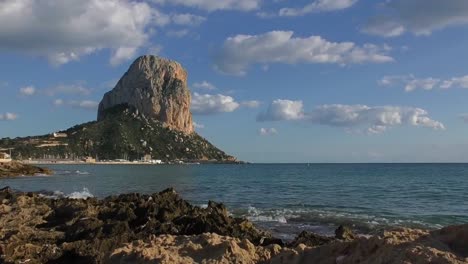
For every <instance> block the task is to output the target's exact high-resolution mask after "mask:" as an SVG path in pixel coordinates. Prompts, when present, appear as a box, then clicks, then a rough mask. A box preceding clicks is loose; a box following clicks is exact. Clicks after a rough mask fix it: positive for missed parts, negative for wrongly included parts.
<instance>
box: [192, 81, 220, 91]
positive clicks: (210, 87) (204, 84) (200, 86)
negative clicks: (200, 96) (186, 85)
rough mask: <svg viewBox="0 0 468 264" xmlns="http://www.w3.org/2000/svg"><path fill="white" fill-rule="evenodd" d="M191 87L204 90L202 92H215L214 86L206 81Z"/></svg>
mask: <svg viewBox="0 0 468 264" xmlns="http://www.w3.org/2000/svg"><path fill="white" fill-rule="evenodd" d="M193 87H194V88H197V89H204V90H216V86H215V85H214V84H212V83H210V82H207V81H202V82H196V83H194V84H193Z"/></svg>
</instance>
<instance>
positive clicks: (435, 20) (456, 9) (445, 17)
mask: <svg viewBox="0 0 468 264" xmlns="http://www.w3.org/2000/svg"><path fill="white" fill-rule="evenodd" d="M384 7H385V8H384V11H385V14H380V15H378V16H375V17H373V18H371V19H370V20H369V21H368V23H367V24H366V25H365V26H364V28H363V31H364V32H366V33H369V34H373V35H379V36H384V37H395V36H399V35H402V34H403V33H405V32H411V33H413V34H415V35H429V34H431V33H432V32H433V31H435V30H440V29H443V28H446V27H449V26H456V25H464V24H468V1H466V0H450V1H440V0H391V1H387V3H386V4H385V5H384Z"/></svg>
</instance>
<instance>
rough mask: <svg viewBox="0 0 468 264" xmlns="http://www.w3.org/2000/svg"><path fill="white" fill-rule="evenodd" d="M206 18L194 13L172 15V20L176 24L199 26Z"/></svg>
mask: <svg viewBox="0 0 468 264" xmlns="http://www.w3.org/2000/svg"><path fill="white" fill-rule="evenodd" d="M205 20H206V18H205V17H202V16H197V15H193V14H174V15H172V22H173V23H174V24H176V25H182V26H199V25H200V24H201V23H203V22H205Z"/></svg>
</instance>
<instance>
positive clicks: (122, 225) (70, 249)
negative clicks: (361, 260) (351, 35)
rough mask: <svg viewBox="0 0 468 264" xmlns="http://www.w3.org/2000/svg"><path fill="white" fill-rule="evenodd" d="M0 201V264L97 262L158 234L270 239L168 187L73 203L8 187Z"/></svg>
mask: <svg viewBox="0 0 468 264" xmlns="http://www.w3.org/2000/svg"><path fill="white" fill-rule="evenodd" d="M0 202H1V204H0V255H1V258H0V263H1V262H2V260H3V261H5V262H21V261H26V260H28V259H29V260H30V261H32V262H30V263H71V262H72V261H75V262H74V263H101V262H102V261H104V260H106V259H108V258H109V255H110V254H111V253H112V252H113V251H114V250H115V249H116V248H117V247H121V246H123V245H124V243H129V242H132V241H134V240H142V239H147V238H148V237H150V236H158V235H163V234H170V235H200V234H203V233H207V232H212V233H217V234H219V235H224V236H230V237H235V238H239V239H248V240H249V241H251V242H252V243H254V244H257V245H259V244H261V243H262V244H266V243H268V241H272V238H271V235H270V234H268V233H267V232H264V231H261V230H258V229H257V228H255V227H254V225H253V224H252V223H251V222H249V221H247V220H245V219H238V218H232V217H230V216H229V215H228V212H227V210H226V208H225V207H224V206H223V205H222V204H217V203H214V202H210V203H209V204H208V207H207V208H205V209H202V208H199V207H195V206H192V205H190V204H189V203H188V202H186V201H184V200H182V199H181V198H180V197H179V196H178V195H177V194H176V193H175V191H174V190H172V189H168V190H166V191H163V192H161V193H158V194H153V195H140V194H127V195H120V196H115V197H108V198H105V199H103V200H98V199H95V198H92V199H87V200H72V199H66V198H61V199H48V198H45V197H43V195H39V194H36V193H15V192H13V191H11V190H10V189H9V188H7V189H3V190H1V191H0Z"/></svg>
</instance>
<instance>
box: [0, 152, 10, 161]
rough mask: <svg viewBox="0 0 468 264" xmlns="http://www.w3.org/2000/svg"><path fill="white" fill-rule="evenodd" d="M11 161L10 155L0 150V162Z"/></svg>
mask: <svg viewBox="0 0 468 264" xmlns="http://www.w3.org/2000/svg"><path fill="white" fill-rule="evenodd" d="M6 162H11V156H10V155H9V154H6V153H3V152H0V163H6Z"/></svg>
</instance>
